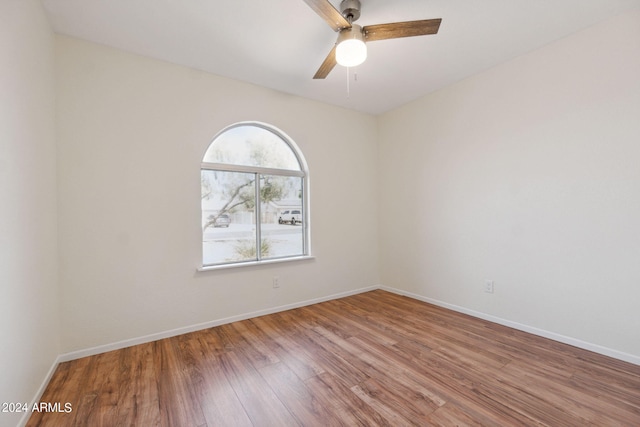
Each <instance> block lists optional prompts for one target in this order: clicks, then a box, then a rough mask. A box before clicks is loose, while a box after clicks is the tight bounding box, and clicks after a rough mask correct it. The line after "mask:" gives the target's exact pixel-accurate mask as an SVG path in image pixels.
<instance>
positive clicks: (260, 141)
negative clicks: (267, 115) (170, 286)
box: [200, 122, 309, 268]
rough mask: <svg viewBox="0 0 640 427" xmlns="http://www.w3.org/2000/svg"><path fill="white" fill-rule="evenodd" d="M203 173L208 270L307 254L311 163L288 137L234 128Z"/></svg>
mask: <svg viewBox="0 0 640 427" xmlns="http://www.w3.org/2000/svg"><path fill="white" fill-rule="evenodd" d="M200 172H201V183H202V265H203V268H207V267H215V266H222V265H236V264H246V263H257V262H261V261H266V260H285V259H292V258H299V257H304V256H307V255H308V254H309V239H308V235H309V234H308V220H307V218H308V212H307V192H308V185H307V175H308V173H307V167H306V162H305V161H304V158H303V157H302V153H300V151H299V150H298V148H297V147H296V145H295V143H294V142H293V141H291V139H289V138H288V137H287V136H286V135H285V134H284V133H282V132H281V131H279V130H277V129H275V128H273V127H271V126H269V125H266V124H263V123H256V122H250V123H249V122H245V123H237V124H234V125H232V126H229V127H227V128H225V129H223V130H222V131H221V132H220V133H219V134H218V135H217V136H216V137H215V138H214V140H213V141H212V142H211V144H210V145H209V148H208V149H207V151H206V152H205V154H204V158H203V159H202V166H201V169H200Z"/></svg>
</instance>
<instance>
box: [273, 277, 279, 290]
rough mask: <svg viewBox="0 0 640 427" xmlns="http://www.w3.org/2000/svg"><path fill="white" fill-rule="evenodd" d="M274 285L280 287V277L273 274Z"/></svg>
mask: <svg viewBox="0 0 640 427" xmlns="http://www.w3.org/2000/svg"><path fill="white" fill-rule="evenodd" d="M273 287H274V289H275V288H279V287H280V278H279V277H278V276H273Z"/></svg>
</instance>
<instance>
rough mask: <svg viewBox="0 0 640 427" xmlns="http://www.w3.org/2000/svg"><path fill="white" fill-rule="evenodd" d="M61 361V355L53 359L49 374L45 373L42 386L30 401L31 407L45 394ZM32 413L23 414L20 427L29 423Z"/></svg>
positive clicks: (19, 423)
mask: <svg viewBox="0 0 640 427" xmlns="http://www.w3.org/2000/svg"><path fill="white" fill-rule="evenodd" d="M60 362H61V360H60V356H58V357H56V360H54V361H53V364H52V365H51V367H50V368H49V371H48V372H47V375H45V377H44V380H42V383H41V384H40V387H39V388H38V391H37V392H36V395H35V396H34V397H33V399H32V400H31V402H30V403H29V408H33V405H35V404H36V403H38V402H40V398H41V397H42V395H43V394H44V391H45V390H46V389H47V386H48V385H49V381H51V377H53V373H54V372H55V371H56V368H57V367H58V365H59V364H60ZM31 414H32V412H31V411H27V412H25V413H24V415H22V418H20V421H19V422H18V427H24V426H25V425H27V422H28V421H29V417H31Z"/></svg>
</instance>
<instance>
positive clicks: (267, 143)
mask: <svg viewBox="0 0 640 427" xmlns="http://www.w3.org/2000/svg"><path fill="white" fill-rule="evenodd" d="M202 161H203V162H204V163H217V164H226V165H240V166H249V167H259V168H268V169H284V170H292V171H304V170H305V168H304V166H303V163H302V161H301V159H299V158H298V154H297V152H296V149H295V147H294V146H293V143H292V142H291V141H290V140H289V138H287V137H286V136H284V135H283V134H282V133H280V132H279V131H277V130H276V129H274V128H272V127H270V126H268V125H265V124H262V123H255V122H252V123H238V124H235V125H232V126H229V127H228V128H226V129H224V130H223V131H222V132H220V133H219V134H218V135H217V136H216V137H215V139H214V140H213V141H212V142H211V144H210V145H209V148H208V149H207V151H206V152H205V154H204V158H203V159H202Z"/></svg>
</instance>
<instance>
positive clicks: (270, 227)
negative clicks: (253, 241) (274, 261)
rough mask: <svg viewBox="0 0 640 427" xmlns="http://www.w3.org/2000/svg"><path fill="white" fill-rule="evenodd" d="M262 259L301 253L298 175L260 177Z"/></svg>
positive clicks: (300, 195)
mask: <svg viewBox="0 0 640 427" xmlns="http://www.w3.org/2000/svg"><path fill="white" fill-rule="evenodd" d="M260 198H261V201H262V203H261V204H260V216H261V218H260V220H261V221H260V224H261V240H262V242H261V243H262V244H261V251H262V259H267V258H281V257H285V256H296V255H304V240H303V238H304V233H303V230H304V227H303V223H302V222H303V215H302V178H297V177H286V176H274V175H262V176H261V178H260Z"/></svg>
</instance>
